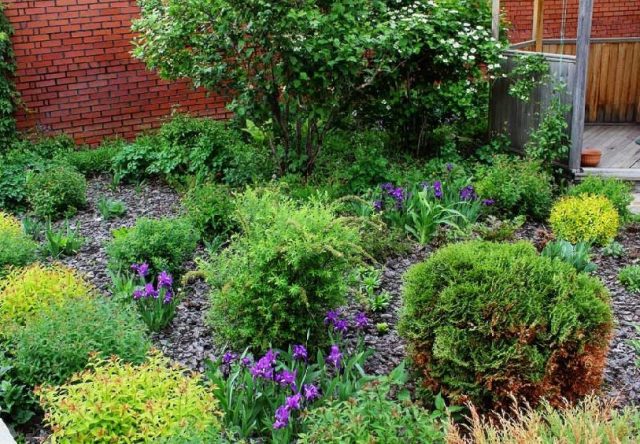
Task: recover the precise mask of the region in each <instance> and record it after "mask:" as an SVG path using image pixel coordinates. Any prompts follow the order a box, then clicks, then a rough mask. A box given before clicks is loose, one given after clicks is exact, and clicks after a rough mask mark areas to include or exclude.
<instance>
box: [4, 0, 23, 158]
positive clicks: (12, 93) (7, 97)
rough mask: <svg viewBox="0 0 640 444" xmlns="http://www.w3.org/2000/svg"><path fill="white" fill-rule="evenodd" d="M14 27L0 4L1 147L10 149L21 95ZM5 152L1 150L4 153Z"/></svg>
mask: <svg viewBox="0 0 640 444" xmlns="http://www.w3.org/2000/svg"><path fill="white" fill-rule="evenodd" d="M12 35H13V27H12V26H11V23H10V22H9V19H7V16H6V15H5V13H4V4H3V3H2V4H0V146H2V147H8V146H11V143H12V142H13V141H14V140H15V137H16V120H15V117H14V113H15V112H16V110H17V108H18V103H19V94H18V91H17V89H16V86H15V84H14V82H13V76H14V74H15V72H16V59H15V54H14V52H13V44H12V43H11V36H12ZM2 151H4V150H0V152H2Z"/></svg>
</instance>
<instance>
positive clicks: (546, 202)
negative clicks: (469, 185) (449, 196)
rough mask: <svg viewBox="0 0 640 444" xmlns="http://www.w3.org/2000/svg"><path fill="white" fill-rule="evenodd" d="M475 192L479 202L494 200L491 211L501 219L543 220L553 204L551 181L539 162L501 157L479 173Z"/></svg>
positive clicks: (482, 168)
mask: <svg viewBox="0 0 640 444" xmlns="http://www.w3.org/2000/svg"><path fill="white" fill-rule="evenodd" d="M476 191H477V193H478V195H479V196H480V197H481V198H482V199H492V200H494V201H495V203H494V204H493V205H492V206H491V207H490V208H491V209H493V211H495V212H497V213H498V214H499V215H501V216H504V217H515V216H519V215H525V216H531V217H532V218H534V219H536V220H543V219H544V218H545V217H547V215H548V214H549V209H550V208H551V203H552V201H553V187H552V183H551V178H550V176H548V175H547V174H546V173H545V172H544V171H543V170H542V169H541V167H540V163H539V162H535V161H531V160H519V159H515V158H512V157H508V156H504V155H501V156H496V157H495V158H494V163H493V165H491V166H486V167H481V168H480V169H479V171H478V182H477V183H476Z"/></svg>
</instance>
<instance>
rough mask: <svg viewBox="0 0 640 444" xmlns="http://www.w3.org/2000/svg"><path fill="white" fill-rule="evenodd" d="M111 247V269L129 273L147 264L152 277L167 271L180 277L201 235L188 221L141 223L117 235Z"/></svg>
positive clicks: (149, 221) (122, 229)
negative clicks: (131, 268)
mask: <svg viewBox="0 0 640 444" xmlns="http://www.w3.org/2000/svg"><path fill="white" fill-rule="evenodd" d="M113 236H114V238H113V240H112V241H111V242H110V243H109V244H108V245H107V254H108V255H109V268H110V269H111V270H112V271H114V272H120V271H129V270H130V267H131V265H132V264H134V263H135V264H140V263H143V262H146V263H148V264H149V266H150V272H151V273H152V274H158V273H160V272H162V271H167V272H169V274H172V275H174V276H178V275H180V272H181V271H182V268H183V265H184V263H185V262H186V261H187V260H188V259H189V258H190V257H191V255H192V254H193V252H194V251H195V250H196V247H197V244H198V233H197V231H196V229H195V228H194V227H193V225H191V222H189V221H188V220H187V219H184V218H178V219H171V218H164V219H147V218H142V219H138V221H137V222H136V224H135V226H133V227H131V228H121V229H119V230H116V231H114V233H113Z"/></svg>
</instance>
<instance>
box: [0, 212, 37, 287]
mask: <svg viewBox="0 0 640 444" xmlns="http://www.w3.org/2000/svg"><path fill="white" fill-rule="evenodd" d="M37 249H38V244H37V243H35V242H34V241H33V239H31V238H30V237H29V236H27V235H26V234H25V232H24V231H23V229H22V225H21V224H20V221H19V220H18V219H16V218H15V217H13V216H11V215H10V214H7V213H3V212H2V211H0V278H2V277H3V276H4V275H5V274H6V273H7V272H8V268H9V267H23V266H25V265H28V264H30V263H32V262H33V261H35V260H36V253H37Z"/></svg>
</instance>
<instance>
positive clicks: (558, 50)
mask: <svg viewBox="0 0 640 444" xmlns="http://www.w3.org/2000/svg"><path fill="white" fill-rule="evenodd" d="M516 47H517V48H518V49H520V50H522V51H533V44H532V43H531V42H524V43H522V44H520V45H516ZM543 51H544V52H546V53H553V54H567V55H575V52H576V45H575V40H564V41H560V40H545V41H544V42H543ZM585 110H586V112H585V120H586V122H587V123H633V122H635V123H640V37H638V38H620V39H591V44H590V47H589V72H588V74H587V96H586V103H585Z"/></svg>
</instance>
